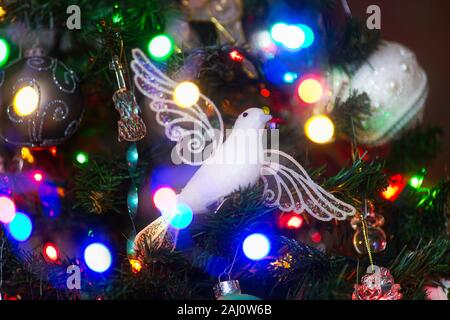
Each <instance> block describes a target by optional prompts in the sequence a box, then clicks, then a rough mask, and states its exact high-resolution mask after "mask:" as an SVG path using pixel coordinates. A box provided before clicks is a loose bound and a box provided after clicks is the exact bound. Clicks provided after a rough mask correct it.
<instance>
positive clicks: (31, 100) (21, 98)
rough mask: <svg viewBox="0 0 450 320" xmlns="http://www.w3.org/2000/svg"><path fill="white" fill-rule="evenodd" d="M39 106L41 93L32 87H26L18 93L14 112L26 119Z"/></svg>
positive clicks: (14, 103) (15, 97) (14, 102)
mask: <svg viewBox="0 0 450 320" xmlns="http://www.w3.org/2000/svg"><path fill="white" fill-rule="evenodd" d="M38 105H39V92H38V91H37V89H35V88H33V87H31V86H25V87H23V88H21V89H19V91H17V93H16V95H15V96H14V101H13V108H14V112H15V113H16V114H17V115H19V116H21V117H25V116H28V115H30V114H32V113H33V112H34V111H35V110H36V109H37V107H38Z"/></svg>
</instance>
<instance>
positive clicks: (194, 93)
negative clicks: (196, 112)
mask: <svg viewBox="0 0 450 320" xmlns="http://www.w3.org/2000/svg"><path fill="white" fill-rule="evenodd" d="M198 99H200V90H199V89H198V87H197V86H196V85H195V84H194V83H192V82H190V81H185V82H182V83H180V84H179V85H177V87H176V88H175V90H174V92H173V100H174V101H175V103H176V104H177V106H179V107H182V108H189V107H192V106H193V105H194V104H196V103H197V101H198Z"/></svg>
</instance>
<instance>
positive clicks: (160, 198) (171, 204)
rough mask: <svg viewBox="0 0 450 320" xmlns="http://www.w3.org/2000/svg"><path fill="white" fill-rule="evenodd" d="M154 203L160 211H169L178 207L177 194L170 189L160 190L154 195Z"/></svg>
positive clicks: (163, 188)
mask: <svg viewBox="0 0 450 320" xmlns="http://www.w3.org/2000/svg"><path fill="white" fill-rule="evenodd" d="M153 203H154V204H155V207H157V208H158V209H159V210H160V211H169V210H171V209H173V208H175V207H176V205H177V194H176V193H175V191H174V190H172V189H171V188H169V187H162V188H159V189H158V190H156V192H155V194H154V195H153Z"/></svg>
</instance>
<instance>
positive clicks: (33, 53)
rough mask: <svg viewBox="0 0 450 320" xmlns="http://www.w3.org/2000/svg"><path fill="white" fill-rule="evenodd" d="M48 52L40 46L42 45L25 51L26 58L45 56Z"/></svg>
mask: <svg viewBox="0 0 450 320" xmlns="http://www.w3.org/2000/svg"><path fill="white" fill-rule="evenodd" d="M45 54H46V52H45V50H44V49H42V48H40V47H34V48H31V49H28V50H27V51H25V54H24V56H25V58H30V57H43V56H45Z"/></svg>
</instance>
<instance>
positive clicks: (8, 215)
mask: <svg viewBox="0 0 450 320" xmlns="http://www.w3.org/2000/svg"><path fill="white" fill-rule="evenodd" d="M15 215H16V205H15V204H14V202H13V201H12V200H11V199H10V198H8V197H6V196H0V222H2V223H10V222H11V221H13V219H14V216H15Z"/></svg>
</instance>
